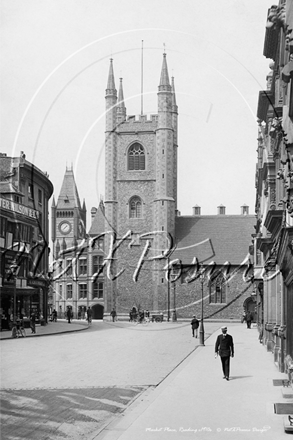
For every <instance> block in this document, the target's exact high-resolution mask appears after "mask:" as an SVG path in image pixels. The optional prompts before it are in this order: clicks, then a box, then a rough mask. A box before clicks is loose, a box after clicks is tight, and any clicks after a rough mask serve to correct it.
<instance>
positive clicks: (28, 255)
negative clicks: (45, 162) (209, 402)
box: [0, 152, 53, 328]
mask: <svg viewBox="0 0 293 440" xmlns="http://www.w3.org/2000/svg"><path fill="white" fill-rule="evenodd" d="M0 192H1V196H0V206H1V210H0V253H1V279H0V283H1V284H0V285H1V296H0V299H1V328H9V325H10V323H11V317H12V316H14V317H15V315H16V316H17V315H22V316H26V317H30V316H31V313H32V312H35V314H36V318H37V320H38V319H41V318H44V320H45V321H46V320H47V316H48V313H50V306H52V305H53V304H52V303H51V304H50V299H49V284H50V282H49V274H48V270H49V266H48V258H49V247H48V242H49V230H48V228H49V225H48V201H49V199H50V197H51V195H52V193H53V185H52V183H51V182H50V180H49V176H48V174H47V173H44V172H42V171H41V170H39V169H38V168H37V167H36V166H35V165H33V164H31V163H30V162H28V161H27V160H26V159H25V155H24V154H23V152H22V153H21V155H20V157H8V156H7V155H6V154H5V153H1V155H0Z"/></svg>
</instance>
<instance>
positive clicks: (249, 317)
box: [246, 312, 252, 328]
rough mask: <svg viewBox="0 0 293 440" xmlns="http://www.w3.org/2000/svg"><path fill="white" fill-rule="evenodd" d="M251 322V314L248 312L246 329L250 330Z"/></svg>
mask: <svg viewBox="0 0 293 440" xmlns="http://www.w3.org/2000/svg"><path fill="white" fill-rule="evenodd" d="M251 321H252V314H251V312H248V313H247V315H246V324H247V328H251Z"/></svg>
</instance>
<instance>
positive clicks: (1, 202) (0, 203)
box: [0, 197, 39, 220]
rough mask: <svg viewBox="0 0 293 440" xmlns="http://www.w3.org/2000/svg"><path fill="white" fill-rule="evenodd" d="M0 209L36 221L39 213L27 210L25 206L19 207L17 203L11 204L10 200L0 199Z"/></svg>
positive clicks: (30, 209)
mask: <svg viewBox="0 0 293 440" xmlns="http://www.w3.org/2000/svg"><path fill="white" fill-rule="evenodd" d="M0 208H2V209H7V210H8V211H11V212H15V213H16V214H21V215H24V216H26V217H29V218H33V219H35V220H37V219H38V218H39V211H36V210H35V209H32V208H28V207H27V206H24V205H20V204H19V203H15V202H12V201H11V200H7V199H2V198H1V197H0Z"/></svg>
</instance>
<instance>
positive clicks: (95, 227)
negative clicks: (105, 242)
mask: <svg viewBox="0 0 293 440" xmlns="http://www.w3.org/2000/svg"><path fill="white" fill-rule="evenodd" d="M102 232H105V208H104V204H103V202H100V204H99V208H98V209H97V212H96V214H95V216H94V218H93V221H92V224H91V227H90V230H89V232H88V233H89V235H90V236H92V237H94V236H96V235H99V234H101V233H102Z"/></svg>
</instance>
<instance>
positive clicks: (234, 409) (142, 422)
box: [93, 324, 293, 440]
mask: <svg viewBox="0 0 293 440" xmlns="http://www.w3.org/2000/svg"><path fill="white" fill-rule="evenodd" d="M219 333H220V331H219V330H217V331H216V332H214V333H213V334H212V335H211V336H210V337H209V338H208V339H207V340H206V341H205V346H198V347H197V349H196V350H195V351H194V352H193V353H191V355H190V356H188V357H187V358H186V359H185V360H183V362H182V363H181V364H180V365H179V366H178V367H177V368H176V369H175V370H173V372H172V373H171V374H170V375H169V376H168V377H167V378H166V379H165V380H164V381H163V382H161V383H160V384H159V385H158V386H157V387H156V389H155V390H152V391H151V392H150V391H149V390H148V391H146V393H145V394H144V395H141V396H140V397H139V398H138V399H137V401H136V402H135V403H134V404H132V405H131V406H130V407H129V408H128V409H126V411H125V412H123V413H122V414H121V415H120V416H119V417H118V418H116V419H115V420H114V421H113V422H111V423H110V424H109V426H108V427H107V428H106V429H104V430H103V432H102V433H100V434H99V435H98V436H97V437H93V438H96V439H99V440H118V439H119V440H134V439H138V438H139V439H140V440H150V439H151V440H154V439H159V440H165V439H168V440H171V439H175V440H178V439H180V440H181V439H190V438H193V439H194V438H200V439H208V440H210V439H217V440H222V439H223V440H224V439H225V440H226V439H232V440H237V439H252V438H253V439H258V438H263V439H266V440H275V439H278V440H280V439H283V438H284V439H285V438H288V436H290V435H292V434H291V433H285V431H284V419H286V418H287V419H288V416H285V415H280V414H275V413H274V404H275V403H283V402H290V403H293V400H292V399H284V398H283V395H282V385H281V381H282V380H284V379H288V376H287V375H286V374H285V373H280V372H279V371H278V369H277V367H276V366H275V364H274V362H273V355H272V353H270V352H267V350H266V348H265V347H264V346H263V345H261V344H260V343H259V341H258V332H257V329H256V328H252V329H247V328H246V326H245V325H244V324H231V325H228V333H230V334H232V336H233V338H234V344H235V356H234V358H232V359H231V363H230V375H231V377H230V380H229V381H226V380H223V375H222V371H221V362H220V359H219V358H217V359H215V358H214V344H215V340H216V336H217V334H219ZM273 380H279V381H280V386H274V382H273Z"/></svg>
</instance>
